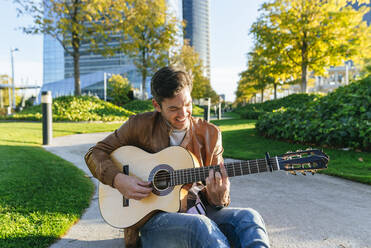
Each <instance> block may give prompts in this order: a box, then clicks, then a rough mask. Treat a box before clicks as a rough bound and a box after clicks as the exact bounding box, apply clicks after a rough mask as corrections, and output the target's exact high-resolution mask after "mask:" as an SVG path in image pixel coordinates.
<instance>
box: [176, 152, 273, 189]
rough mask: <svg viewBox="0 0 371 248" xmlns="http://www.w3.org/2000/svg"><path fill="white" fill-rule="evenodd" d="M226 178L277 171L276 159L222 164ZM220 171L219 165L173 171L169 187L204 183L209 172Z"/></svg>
mask: <svg viewBox="0 0 371 248" xmlns="http://www.w3.org/2000/svg"><path fill="white" fill-rule="evenodd" d="M224 167H225V169H226V171H227V174H228V177H235V176H243V175H248V174H255V173H261V172H269V171H275V170H279V166H278V158H277V157H272V158H270V159H269V161H267V160H266V159H255V160H246V161H238V162H232V163H226V164H224ZM210 170H214V171H220V166H219V165H214V166H205V167H199V168H190V169H182V170H175V171H173V172H171V173H170V185H169V186H175V185H183V184H188V183H194V182H199V181H204V180H205V179H206V177H208V176H209V171H210Z"/></svg>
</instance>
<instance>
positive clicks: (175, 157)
mask: <svg viewBox="0 0 371 248" xmlns="http://www.w3.org/2000/svg"><path fill="white" fill-rule="evenodd" d="M111 158H112V160H113V161H114V163H115V165H116V166H117V167H118V168H119V170H120V171H122V172H123V173H125V174H127V175H130V176H135V177H138V178H140V179H141V180H143V181H149V182H151V184H152V188H153V190H152V193H151V194H150V196H149V197H146V198H144V199H142V200H139V201H138V200H133V199H130V200H129V199H126V198H125V197H123V195H122V194H121V193H120V192H119V191H118V190H116V189H114V188H112V187H110V186H108V185H104V184H102V183H100V184H99V208H100V212H101V215H102V217H103V219H104V220H105V221H106V222H107V223H108V224H110V225H111V226H113V227H116V228H127V227H131V226H133V225H135V224H137V223H138V222H140V220H142V219H143V218H146V217H147V218H148V216H151V215H152V214H153V213H154V212H156V211H159V210H160V211H166V212H178V211H179V210H180V207H181V200H182V197H183V196H184V195H185V194H182V192H181V191H182V186H183V185H185V184H191V183H194V182H200V181H204V180H205V178H206V177H207V176H208V175H209V170H211V169H214V170H216V171H219V170H220V167H219V165H215V166H205V167H200V166H199V163H198V160H197V159H196V157H195V156H194V155H193V154H192V153H190V152H189V151H187V150H185V149H184V148H182V147H180V146H171V147H168V148H166V149H164V150H162V151H160V152H158V153H154V154H152V153H147V152H145V151H143V150H142V149H140V148H137V147H134V146H123V147H120V148H118V149H116V150H115V151H114V152H113V153H112V154H111ZM328 161H329V158H328V156H327V155H326V154H324V153H323V152H322V151H320V150H315V149H311V150H304V151H297V152H288V153H286V154H284V155H282V156H275V157H269V154H268V153H266V156H265V158H263V159H254V160H246V161H238V162H233V163H225V164H224V166H225V168H226V171H227V174H228V176H229V177H234V176H242V175H249V174H254V173H262V172H274V171H280V170H282V171H288V172H291V173H292V174H296V172H302V173H305V172H311V173H314V172H315V171H317V170H320V169H325V168H327V164H328Z"/></svg>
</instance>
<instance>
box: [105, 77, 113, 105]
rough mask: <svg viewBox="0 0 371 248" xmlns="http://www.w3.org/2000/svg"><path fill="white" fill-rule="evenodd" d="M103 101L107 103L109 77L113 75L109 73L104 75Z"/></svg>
mask: <svg viewBox="0 0 371 248" xmlns="http://www.w3.org/2000/svg"><path fill="white" fill-rule="evenodd" d="M103 76H104V78H103V99H104V101H107V80H108V77H111V76H112V74H111V73H109V72H105V73H103Z"/></svg>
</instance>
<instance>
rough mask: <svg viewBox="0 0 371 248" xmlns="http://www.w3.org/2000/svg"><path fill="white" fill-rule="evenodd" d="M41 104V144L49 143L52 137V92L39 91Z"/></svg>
mask: <svg viewBox="0 0 371 248" xmlns="http://www.w3.org/2000/svg"><path fill="white" fill-rule="evenodd" d="M41 105H42V111H43V145H50V144H51V143H52V138H53V127H52V124H53V115H52V92H51V91H43V92H42V93H41Z"/></svg>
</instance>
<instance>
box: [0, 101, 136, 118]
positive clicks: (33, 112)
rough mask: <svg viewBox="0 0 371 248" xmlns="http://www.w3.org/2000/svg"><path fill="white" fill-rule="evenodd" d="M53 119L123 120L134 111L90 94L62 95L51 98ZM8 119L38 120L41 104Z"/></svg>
mask: <svg viewBox="0 0 371 248" xmlns="http://www.w3.org/2000/svg"><path fill="white" fill-rule="evenodd" d="M52 111H53V121H125V120H126V119H128V117H129V116H131V115H133V114H134V113H133V112H131V111H128V110H126V109H124V108H121V107H118V106H116V105H114V104H112V103H109V102H105V101H102V100H100V99H98V98H96V97H91V96H79V97H75V96H62V97H59V98H55V99H53V105H52ZM0 118H1V119H10V120H29V121H39V120H41V119H42V109H41V105H37V106H32V107H29V108H26V109H25V110H23V111H21V112H19V113H16V114H14V115H12V116H4V117H0Z"/></svg>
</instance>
